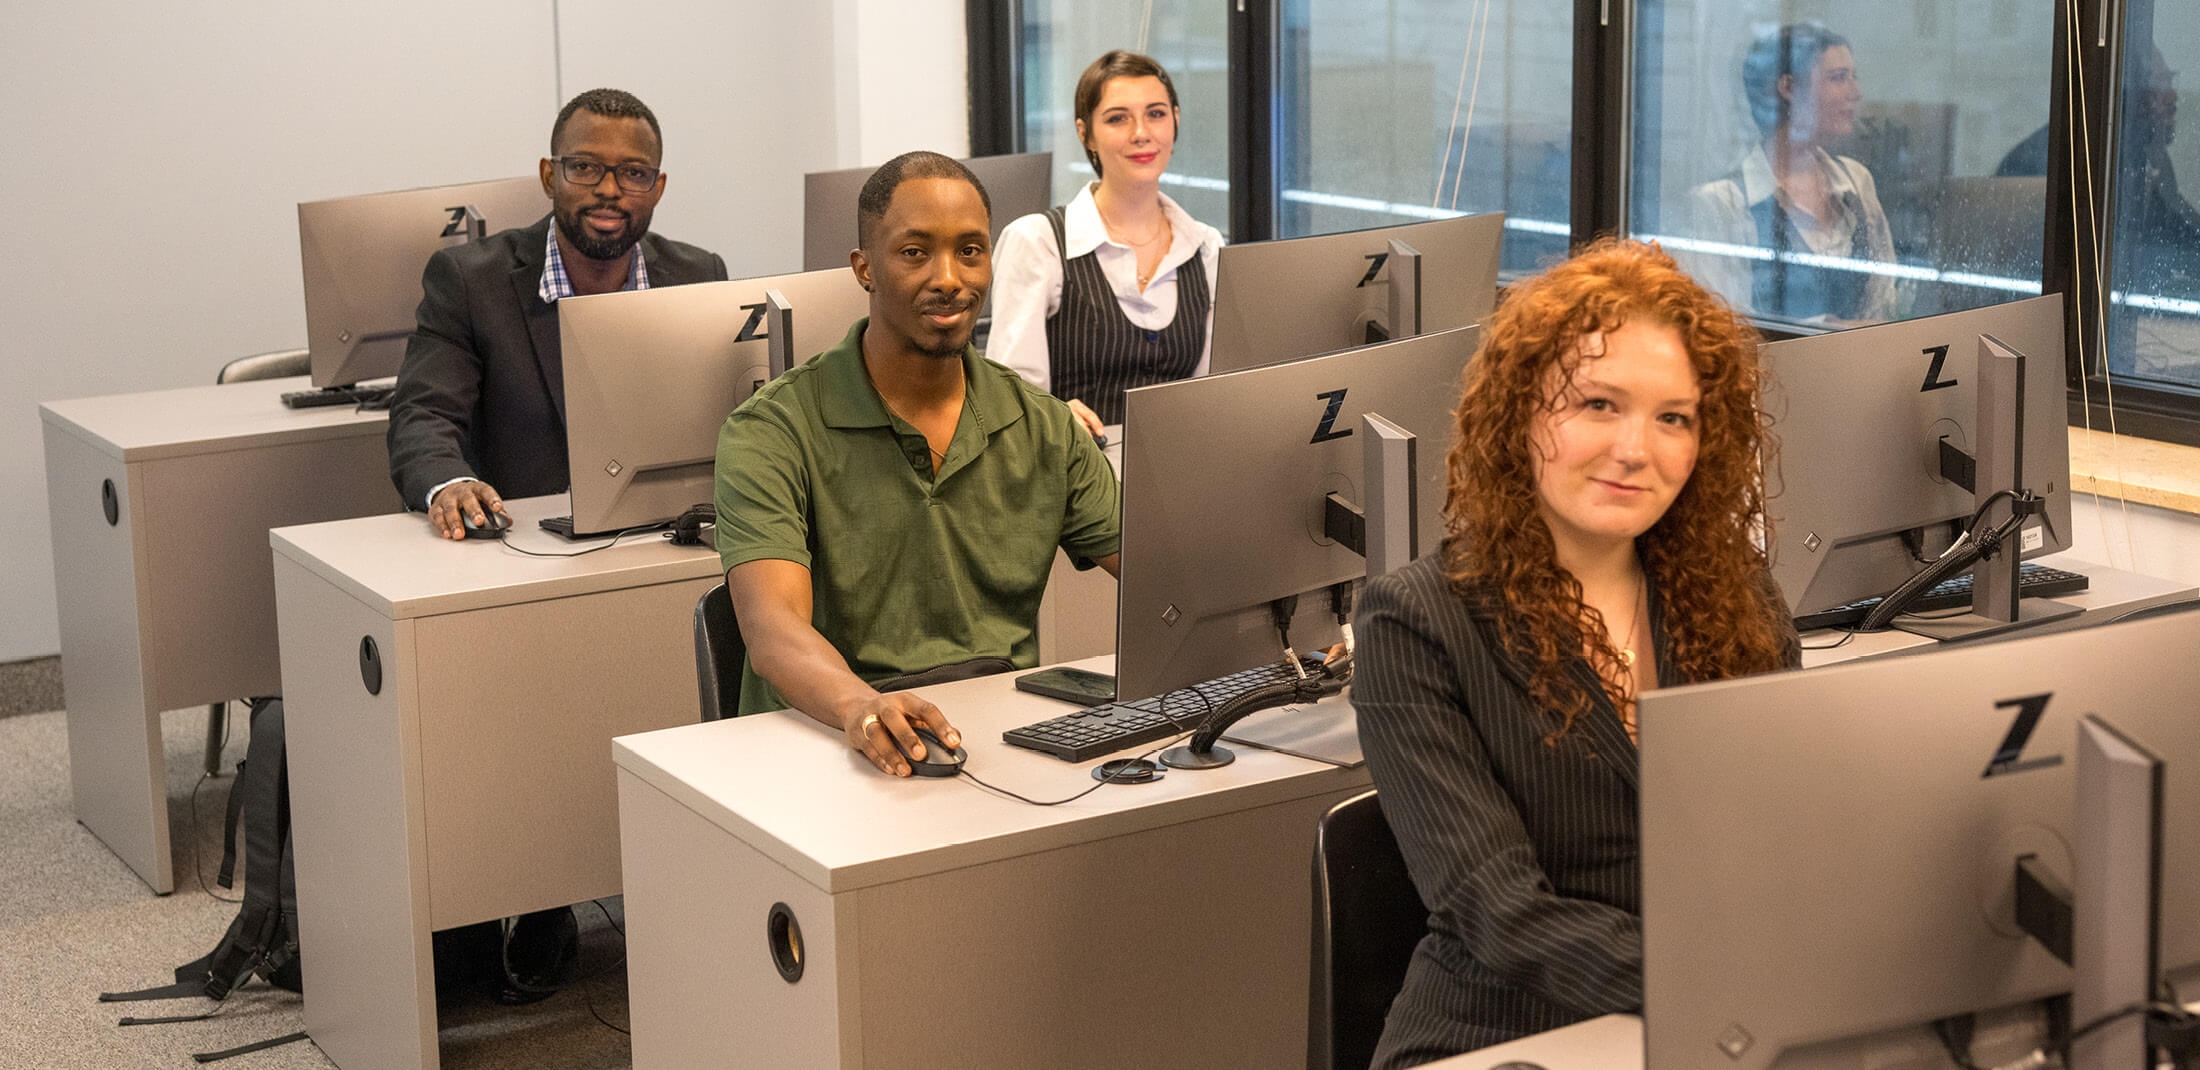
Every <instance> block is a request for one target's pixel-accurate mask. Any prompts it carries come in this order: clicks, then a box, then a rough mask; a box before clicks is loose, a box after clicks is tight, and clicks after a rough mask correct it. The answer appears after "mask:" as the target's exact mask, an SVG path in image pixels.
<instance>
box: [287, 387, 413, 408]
mask: <svg viewBox="0 0 2200 1070" xmlns="http://www.w3.org/2000/svg"><path fill="white" fill-rule="evenodd" d="M396 393H397V388H396V387H394V386H332V387H328V388H326V389H322V390H293V391H291V392H289V393H287V394H284V395H283V407H284V408H286V409H317V408H320V407H322V406H324V405H364V406H366V407H367V408H370V409H382V408H388V407H389V402H390V398H391V397H392V396H393V395H395V394H396Z"/></svg>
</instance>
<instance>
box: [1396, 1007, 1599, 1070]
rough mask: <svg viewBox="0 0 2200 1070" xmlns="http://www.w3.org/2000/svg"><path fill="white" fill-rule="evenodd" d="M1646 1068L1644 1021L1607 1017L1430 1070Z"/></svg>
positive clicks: (1485, 1050) (1434, 1065) (1459, 1057)
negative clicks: (1643, 1037) (1643, 1051)
mask: <svg viewBox="0 0 2200 1070" xmlns="http://www.w3.org/2000/svg"><path fill="white" fill-rule="evenodd" d="M1641 1065H1642V1019H1641V1018H1640V1017H1638V1016H1636V1015H1632V1014H1607V1015H1605V1016H1604V1017H1602V1018H1591V1019H1589V1020H1588V1021H1586V1022H1576V1023H1574V1024H1572V1025H1569V1026H1567V1027H1565V1028H1564V1029H1553V1030H1551V1031H1550V1032H1548V1033H1537V1034H1536V1035H1534V1036H1532V1037H1522V1038H1520V1039H1519V1040H1515V1041H1512V1042H1510V1043H1506V1044H1499V1045H1497V1046H1496V1047H1494V1048H1483V1049H1482V1050H1481V1051H1470V1052H1468V1053H1466V1054H1465V1055H1454V1056H1452V1057H1451V1058H1449V1059H1439V1060H1437V1061H1436V1062H1433V1063H1430V1064H1428V1067H1429V1070H1529V1068H1534V1070H1627V1068H1628V1067H1640V1066H1641Z"/></svg>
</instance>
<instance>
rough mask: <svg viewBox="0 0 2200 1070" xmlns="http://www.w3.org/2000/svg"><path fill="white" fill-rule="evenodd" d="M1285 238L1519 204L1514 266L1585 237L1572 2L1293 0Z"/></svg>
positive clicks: (1508, 245)
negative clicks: (1575, 179)
mask: <svg viewBox="0 0 2200 1070" xmlns="http://www.w3.org/2000/svg"><path fill="white" fill-rule="evenodd" d="M1281 19H1282V31H1281V32H1282V36H1281V40H1280V42H1279V49H1280V53H1281V62H1280V64H1279V65H1278V80H1279V81H1280V83H1281V86H1280V91H1279V93H1278V97H1279V99H1280V103H1281V122H1280V130H1279V137H1278V144H1277V160H1278V162H1279V166H1280V168H1281V170H1282V188H1281V190H1280V191H1278V193H1277V208H1276V220H1277V228H1276V229H1277V231H1278V233H1277V235H1276V236H1278V237H1296V236H1300V235H1307V234H1326V233H1332V232H1335V231H1343V230H1357V229H1360V228H1363V227H1377V226H1390V225H1394V224H1398V223H1412V222H1418V221H1420V220H1424V219H1437V218H1446V217H1450V216H1455V215H1467V214H1473V213H1480V212H1490V211H1504V212H1506V213H1508V217H1507V220H1506V232H1505V254H1504V267H1505V270H1506V271H1507V272H1508V273H1511V272H1526V271H1532V270H1534V269H1535V268H1536V267H1537V266H1538V265H1539V264H1541V263H1543V262H1544V261H1546V260H1547V259H1549V258H1551V257H1552V256H1554V255H1563V254H1564V253H1565V251H1566V247H1567V239H1568V234H1569V231H1570V229H1571V228H1570V225H1569V214H1568V213H1569V208H1570V202H1569V192H1570V189H1571V180H1572V175H1571V167H1572V164H1571V152H1570V149H1571V139H1572V133H1573V130H1572V112H1573V54H1574V44H1573V24H1574V16H1573V9H1572V5H1569V4H1554V3H1549V2H1547V0H1544V2H1536V0H1417V2H1416V0H1286V2H1285V3H1284V4H1283V5H1282V9H1281Z"/></svg>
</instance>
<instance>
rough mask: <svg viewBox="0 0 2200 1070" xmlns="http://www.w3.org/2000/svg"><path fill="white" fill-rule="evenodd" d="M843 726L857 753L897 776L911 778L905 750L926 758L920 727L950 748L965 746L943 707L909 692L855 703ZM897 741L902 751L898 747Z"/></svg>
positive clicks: (842, 720)
mask: <svg viewBox="0 0 2200 1070" xmlns="http://www.w3.org/2000/svg"><path fill="white" fill-rule="evenodd" d="M840 726H841V732H842V733H843V734H844V735H846V736H847V737H848V745H849V746H850V747H853V748H855V751H856V753H858V754H861V755H863V756H864V757H865V758H868V759H870V760H871V764H872V765H875V766H878V767H879V770H880V771H881V772H886V773H892V774H893V775H895V776H908V775H909V759H907V758H904V757H902V751H904V750H906V751H908V752H909V753H910V754H913V755H916V756H917V757H919V758H922V757H924V744H923V743H921V742H918V740H917V733H916V729H917V728H919V727H923V728H929V729H931V730H932V734H933V735H936V736H938V737H940V742H942V743H945V744H947V745H948V746H949V747H960V746H962V733H960V732H957V731H955V726H954V725H951V724H948V723H947V715H946V714H944V713H941V712H940V708H939V707H937V706H934V705H932V704H931V703H929V702H926V701H924V700H923V699H921V698H918V697H917V696H915V695H912V694H909V693H908V692H906V691H896V692H893V693H891V694H886V695H872V696H870V697H869V698H867V699H865V700H863V701H861V702H857V703H855V704H854V705H852V706H850V707H849V708H848V709H846V710H843V711H841V715H840ZM897 739H898V740H900V741H901V747H900V748H899V749H897V748H896V747H895V746H894V741H895V740H897Z"/></svg>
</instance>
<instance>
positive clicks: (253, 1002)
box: [0, 704, 632, 1070]
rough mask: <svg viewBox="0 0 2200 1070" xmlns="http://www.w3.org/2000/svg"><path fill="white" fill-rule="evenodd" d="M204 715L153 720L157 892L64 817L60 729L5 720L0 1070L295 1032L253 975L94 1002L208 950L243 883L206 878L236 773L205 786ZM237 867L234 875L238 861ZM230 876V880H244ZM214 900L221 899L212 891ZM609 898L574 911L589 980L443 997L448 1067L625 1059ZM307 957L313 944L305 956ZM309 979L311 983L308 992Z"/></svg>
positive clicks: (27, 717) (126, 1057)
mask: <svg viewBox="0 0 2200 1070" xmlns="http://www.w3.org/2000/svg"><path fill="white" fill-rule="evenodd" d="M231 708H232V710H233V713H232V714H231V724H232V726H233V731H232V738H231V741H230V743H229V745H228V747H227V749H226V751H225V762H224V769H225V770H234V769H235V768H236V762H237V759H238V758H240V757H242V756H243V754H244V739H243V735H244V726H245V715H244V711H243V708H242V707H241V706H236V705H234V704H233V705H232V707H231ZM205 718H206V714H205V712H204V710H203V709H200V710H185V711H177V712H174V713H171V714H168V715H166V717H165V718H164V720H163V724H162V736H163V739H164V741H165V743H166V749H167V770H168V789H169V798H170V807H169V811H170V822H171V824H170V841H171V842H172V843H173V844H174V845H175V866H176V874H177V880H176V884H177V889H176V892H175V894H173V895H167V896H156V895H154V894H153V893H152V892H151V891H150V890H149V889H148V888H147V887H146V886H145V885H144V883H142V882H141V881H139V880H138V878H137V876H136V875H135V874H133V873H132V872H130V870H129V868H128V867H126V866H124V865H123V864H122V862H121V861H120V860H118V859H116V858H115V856H114V855H112V854H110V853H109V852H108V851H107V849H106V848H105V847H104V846H102V845H101V844H100V843H99V841H98V840H97V839H95V838H94V837H93V836H92V834H91V833H90V832H88V831H86V830H85V829H84V828H83V826H81V825H78V824H77V823H76V821H75V819H74V818H73V817H72V816H71V813H70V797H69V759H68V726H67V722H66V720H65V718H64V716H63V715H62V714H61V713H58V712H52V713H30V714H22V715H19V716H12V717H5V718H0V873H5V874H6V875H7V876H6V878H5V879H4V880H0V993H6V1000H7V1002H8V1003H9V1004H10V1005H12V1006H13V1007H14V1010H13V1011H11V1012H9V1013H8V1014H6V1015H0V1065H5V1066H9V1067H18V1066H20V1067H116V1068H130V1070H135V1068H139V1067H172V1068H181V1067H190V1066H196V1065H197V1064H196V1063H194V1062H193V1061H192V1059H191V1055H192V1053H195V1052H208V1051H217V1050H222V1049H227V1048H231V1047H235V1046H238V1045H242V1044H248V1043H251V1042H253V1041H258V1040H265V1039H268V1038H271V1037H276V1036H281V1035H283V1034H286V1033H292V1032H296V1031H298V1030H301V1029H304V1028H305V1018H304V1012H303V1009H302V1004H301V1002H300V998H299V997H298V996H297V995H296V994H294V993H290V992H283V991H280V990H277V989H273V988H270V987H268V986H267V984H266V983H265V982H262V981H258V980H255V981H253V982H251V983H250V984H247V985H246V986H244V987H243V988H241V989H239V990H238V991H236V992H234V993H231V995H230V997H229V998H228V999H227V1000H226V1001H224V1002H223V1003H221V1004H218V1005H217V1004H213V1003H210V1002H208V1001H207V1000H204V999H184V1000H170V1001H165V1002H149V1003H120V1004H118V1003H100V1002H97V997H98V994H99V993H100V992H101V991H120V990H126V989H138V988H150V987H153V986H155V985H161V984H166V983H168V982H170V981H172V980H173V979H174V976H173V973H172V972H171V971H172V970H173V969H174V968H175V967H176V966H177V965H178V964H180V963H184V962H188V961H190V960H192V959H195V958H198V957H199V956H201V955H204V954H205V953H206V952H208V951H210V950H212V949H213V947H214V944H215V943H216V942H217V941H219V940H220V939H221V936H222V933H223V932H224V931H226V930H227V929H228V926H229V922H230V919H231V918H233V917H234V916H235V915H236V912H237V906H236V904H235V903H233V902H227V901H224V900H225V899H234V898H235V897H236V896H237V895H238V894H239V893H241V891H242V889H243V882H242V880H241V879H240V880H239V882H238V888H237V889H235V890H225V889H222V888H220V887H218V886H216V885H215V884H214V873H215V870H216V869H218V868H219V866H220V862H221V821H222V814H223V810H224V807H225V806H226V804H227V802H228V798H229V788H230V784H231V782H232V780H233V779H234V778H233V777H232V776H229V775H226V774H225V775H224V776H221V777H218V778H209V779H204V780H202V779H201V773H202V770H201V768H200V762H201V759H202V753H203V748H204V746H205V729H206V719H205ZM238 868H239V869H240V870H241V869H242V868H243V866H242V862H241V860H240V863H239V867H238ZM239 876H240V878H241V877H242V874H241V873H240V874H239ZM216 893H219V898H218V897H217V895H216ZM620 908H621V905H620V903H619V901H618V900H616V899H612V900H607V901H605V902H604V903H602V904H601V905H597V904H590V903H583V904H581V905H580V907H579V915H580V921H581V942H582V949H581V963H582V971H583V974H584V979H583V980H581V981H579V982H577V983H575V984H571V985H568V986H567V987H566V988H565V989H564V990H562V991H560V992H559V993H558V994H557V995H555V996H553V997H551V998H549V999H547V1000H544V1001H543V1002H541V1003H537V1004H534V1005H532V1006H527V1007H504V1006H500V1005H498V1004H496V1003H495V1002H494V1001H492V1000H490V999H488V998H487V997H486V996H485V995H481V994H470V993H469V994H458V995H454V996H450V997H448V998H446V999H444V1000H443V1001H442V1008H441V1012H440V1015H439V1021H438V1030H439V1038H438V1039H439V1047H440V1050H441V1057H442V1064H443V1066H444V1067H445V1068H446V1070H471V1068H482V1067H517V1066H523V1067H530V1068H537V1067H539V1068H545V1070H608V1068H618V1067H627V1066H630V1065H632V1059H631V1056H630V1054H629V1048H628V1044H627V1038H626V1037H625V1035H623V1034H622V1033H620V1032H618V1031H616V1030H615V1029H613V1028H612V1026H617V1027H619V1028H621V1029H623V1028H625V1026H626V1023H627V1015H626V973H625V969H624V965H625V947H624V940H623V939H622V938H621V936H620V934H619V932H618V930H617V929H616V928H615V927H614V924H613V922H614V920H615V921H616V923H617V924H624V919H623V918H622V917H620ZM304 955H305V957H306V961H307V962H308V963H310V962H311V961H312V958H311V956H312V949H311V948H310V947H309V948H306V949H305V950H304ZM310 984H311V981H310V979H309V981H308V985H309V986H310ZM217 1008H218V1009H219V1012H220V1013H219V1014H218V1015H217V1016H216V1017H214V1018H212V1019H209V1020H207V1021H203V1022H187V1023H178V1024H172V1025H153V1026H134V1027H128V1028H124V1027H120V1026H117V1025H116V1021H117V1020H118V1019H119V1018H121V1017H123V1016H125V1015H138V1016H146V1017H151V1016H159V1015H179V1014H198V1013H204V1012H206V1011H208V1010H215V1009H217ZM215 1065H218V1066H222V1067H225V1068H231V1067H233V1068H235V1070H295V1068H305V1070H326V1068H329V1067H332V1066H333V1065H334V1064H333V1063H331V1062H330V1061H329V1060H328V1058H327V1057H326V1056H324V1055H322V1054H321V1052H320V1050H319V1049H318V1048H315V1047H314V1046H313V1045H312V1044H311V1043H307V1042H300V1043H295V1044H289V1045H285V1046H283V1047H279V1048H272V1049H269V1050H265V1051H259V1052H253V1053H250V1054H246V1055H240V1056H237V1057H235V1058H233V1059H231V1060H229V1061H227V1062H223V1063H218V1064H215Z"/></svg>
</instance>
